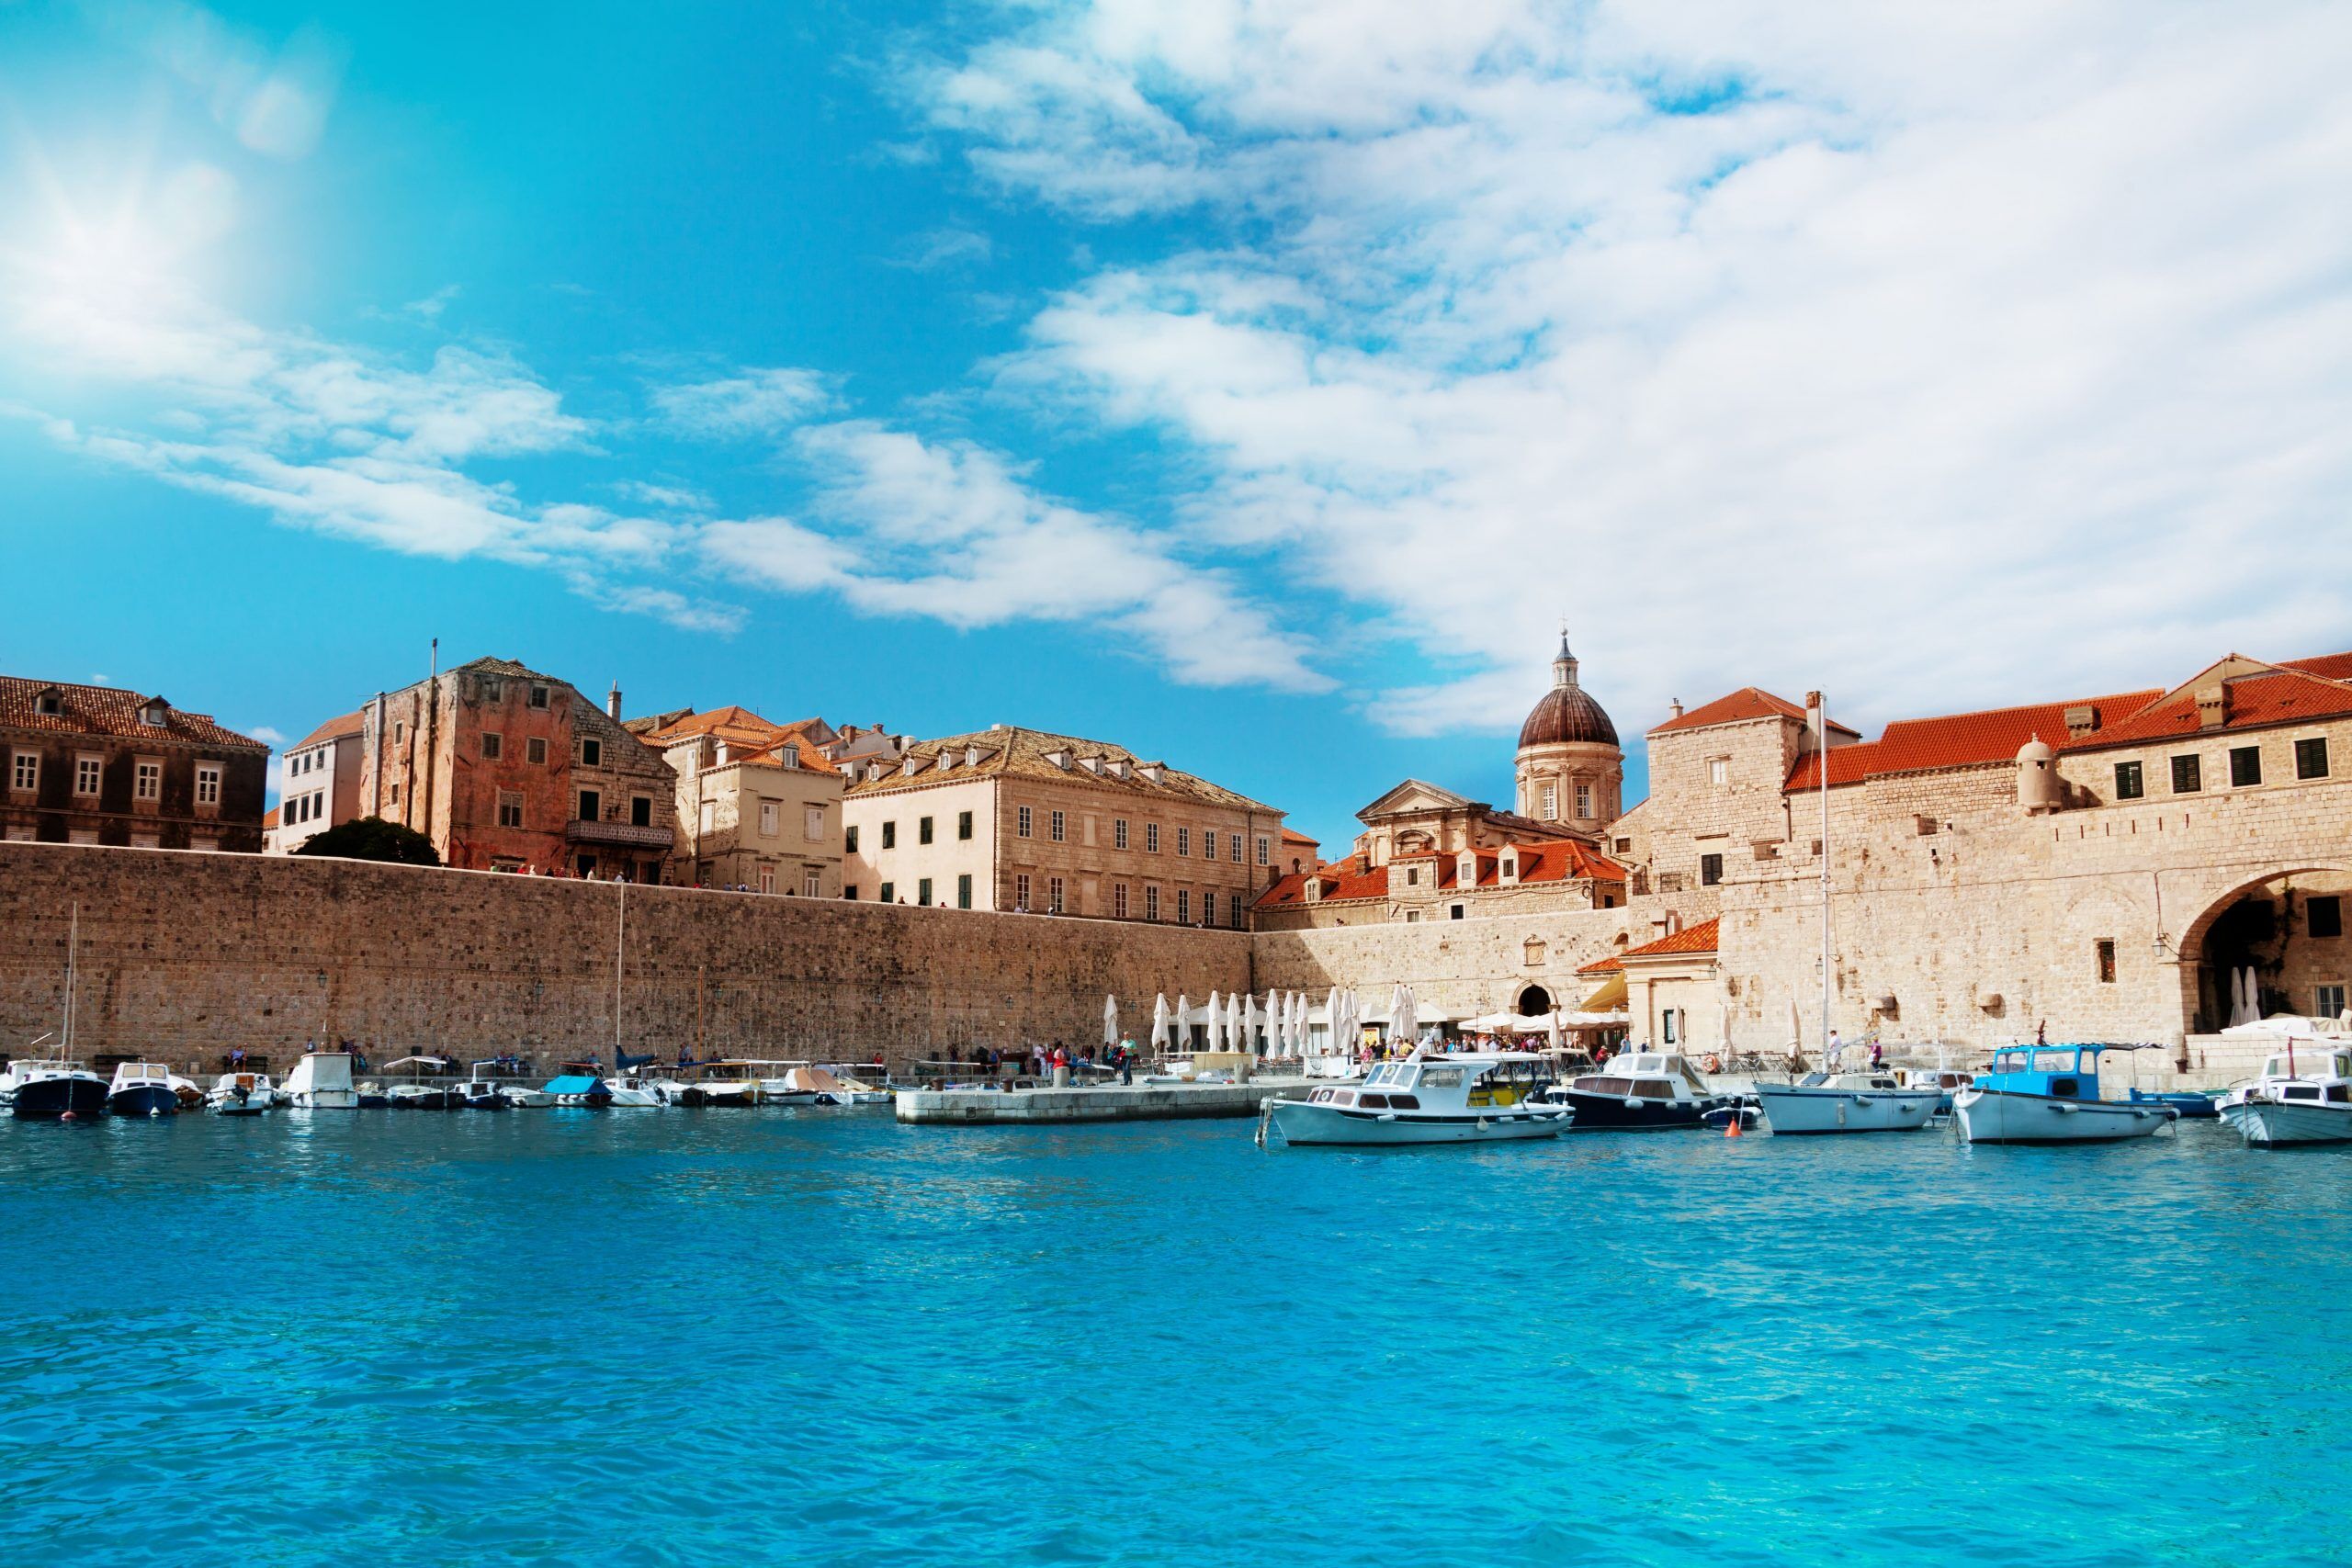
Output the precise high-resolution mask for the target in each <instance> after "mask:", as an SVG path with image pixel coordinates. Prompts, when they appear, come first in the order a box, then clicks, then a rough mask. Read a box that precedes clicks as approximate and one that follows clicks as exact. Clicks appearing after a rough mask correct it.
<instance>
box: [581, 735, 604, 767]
mask: <svg viewBox="0 0 2352 1568" xmlns="http://www.w3.org/2000/svg"><path fill="white" fill-rule="evenodd" d="M580 765H581V766H582V767H583V768H601V767H603V766H604V765H605V743H604V742H603V741H601V740H599V739H596V738H595V737H594V736H593V735H583V736H582V737H581V738H580Z"/></svg>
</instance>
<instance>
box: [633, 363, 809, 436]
mask: <svg viewBox="0 0 2352 1568" xmlns="http://www.w3.org/2000/svg"><path fill="white" fill-rule="evenodd" d="M652 398H653V406H654V407H655V408H656V409H657V410H659V411H660V412H661V413H662V418H663V419H665V420H666V421H667V422H668V423H669V424H670V425H671V427H672V428H673V429H675V430H677V431H679V432H681V433H682V434H687V435H693V436H699V437H702V438H704V439H706V440H713V441H731V440H740V439H741V438H743V437H745V436H752V435H770V434H775V433H777V432H779V431H783V430H787V429H789V428H791V427H792V426H794V425H796V424H798V423H800V422H801V421H802V420H804V419H806V418H808V417H809V415H810V414H813V413H818V412H822V411H823V410H824V409H826V408H827V407H828V406H830V405H831V402H832V394H831V392H829V391H827V390H826V389H825V378H823V377H822V376H820V375H819V374H818V373H817V372H816V371H814V370H799V369H792V368H788V367H774V368H768V369H744V370H740V371H737V372H735V373H734V374H732V375H729V376H722V377H719V378H716V379H713V380H707V381H691V382H685V383H683V384H680V385H677V386H669V387H656V388H654V389H653V391H652Z"/></svg>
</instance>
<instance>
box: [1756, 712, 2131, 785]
mask: <svg viewBox="0 0 2352 1568" xmlns="http://www.w3.org/2000/svg"><path fill="white" fill-rule="evenodd" d="M2162 695H2164V694H2163V693H2162V692H2161V691H2146V692H2123V693H2119V694H2116V695H2113V696H2105V697H2076V698H2073V699H2071V700H2069V701H2066V702H2059V703H2036V704H2034V705H2031V706H2030V707H2015V708H1984V709H1980V710H1978V711H1977V712H1974V713H1955V714H1946V715H1944V716H1941V717H1938V718H1903V719H1897V720H1895V721H1894V723H1893V724H1890V725H1888V726H1887V727H1886V730H1885V733H1883V735H1881V736H1880V737H1879V738H1878V739H1876V740H1868V741H1864V742H1862V743H1861V744H1860V745H1857V746H1836V747H1832V748H1831V749H1830V751H1829V783H1830V785H1831V787H1833V788H1835V787H1836V786H1837V785H1838V784H1860V783H1861V782H1862V781H1863V780H1864V779H1869V778H1876V777H1878V776H1880V775H1882V774H1884V773H1925V772H1929V771H1932V770H1936V769H1941V768H1966V767H1973V766H1976V765H1978V764H1980V763H1985V762H2007V761H2015V760H2016V758H2017V754H2018V747H2020V746H2023V745H2024V744H2025V743H2026V742H2027V741H2029V740H2030V739H2033V738H2034V737H2035V736H2037V735H2039V736H2041V739H2044V740H2046V741H2048V742H2049V743H2050V744H2051V745H2052V746H2053V747H2058V748H2061V749H2063V748H2064V747H2065V745H2066V744H2067V741H2066V710H2067V709H2068V708H2072V707H2082V706H2086V705H2088V706H2091V707H2096V708H2097V709H2098V713H2099V717H2100V718H2101V719H2103V720H2109V721H2111V720H2114V719H2116V718H2120V717H2121V716H2124V715H2127V714H2132V713H2137V712H2138V711H2139V710H2140V709H2142V708H2143V707H2145V706H2146V705H2148V704H2149V703H2151V702H2154V700H2155V699H2156V698H2158V697H2160V696H2162ZM1784 787H1786V788H1788V789H1792V790H1804V789H1818V788H1820V787H1821V775H1820V774H1819V773H1817V772H1815V766H1814V754H1813V753H1811V752H1807V753H1806V754H1805V755H1804V756H1803V757H1800V758H1798V759H1797V764H1796V766H1795V767H1794V768H1792V769H1791V770H1790V772H1789V777H1788V782H1787V784H1786V785H1785V786H1784Z"/></svg>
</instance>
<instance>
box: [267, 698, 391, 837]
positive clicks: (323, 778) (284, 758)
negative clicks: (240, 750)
mask: <svg viewBox="0 0 2352 1568" xmlns="http://www.w3.org/2000/svg"><path fill="white" fill-rule="evenodd" d="M367 728H368V716H367V715H366V714H365V713H347V714H345V715H344V716H342V717H340V718H331V719H329V720H327V721H326V722H325V723H324V724H322V725H321V726H319V727H318V728H316V729H314V730H312V731H311V733H310V734H308V735H306V736H304V737H303V738H302V739H300V740H298V741H296V742H295V743H294V744H293V745H291V746H288V748H287V749H286V750H285V752H284V753H283V754H282V755H281V756H280V757H279V759H278V775H277V776H278V791H277V822H276V825H275V826H273V827H270V828H269V829H267V830H266V832H265V833H264V834H263V835H262V852H263V853H264V854H272V855H290V854H292V853H293V852H295V851H296V850H299V849H300V848H301V847H302V846H303V845H304V844H307V843H309V842H310V841H311V840H312V839H314V838H316V837H317V836H318V835H319V834H321V833H323V832H325V831H326V830H327V829H330V828H332V827H334V826H335V825H336V824H338V823H342V822H348V821H350V820H351V819H352V818H355V817H356V816H358V815H359V773H360V749H361V737H362V736H363V735H365V733H366V732H367Z"/></svg>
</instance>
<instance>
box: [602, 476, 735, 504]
mask: <svg viewBox="0 0 2352 1568" xmlns="http://www.w3.org/2000/svg"><path fill="white" fill-rule="evenodd" d="M612 488H613V492H614V493H615V494H616V495H620V496H625V497H627V498H628V500H630V501H635V502H642V503H643V504H645V505H647V506H653V507H659V508H660V509H661V510H662V511H664V512H708V511H709V510H710V509H711V505H712V502H711V499H710V497H709V496H707V495H705V494H704V493H703V492H702V491H698V490H694V489H690V488H689V487H687V486H685V485H666V484H650V483H648V482H647V481H645V480H643V479H621V480H618V481H616V483H615V484H614V485H613V487H612Z"/></svg>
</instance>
